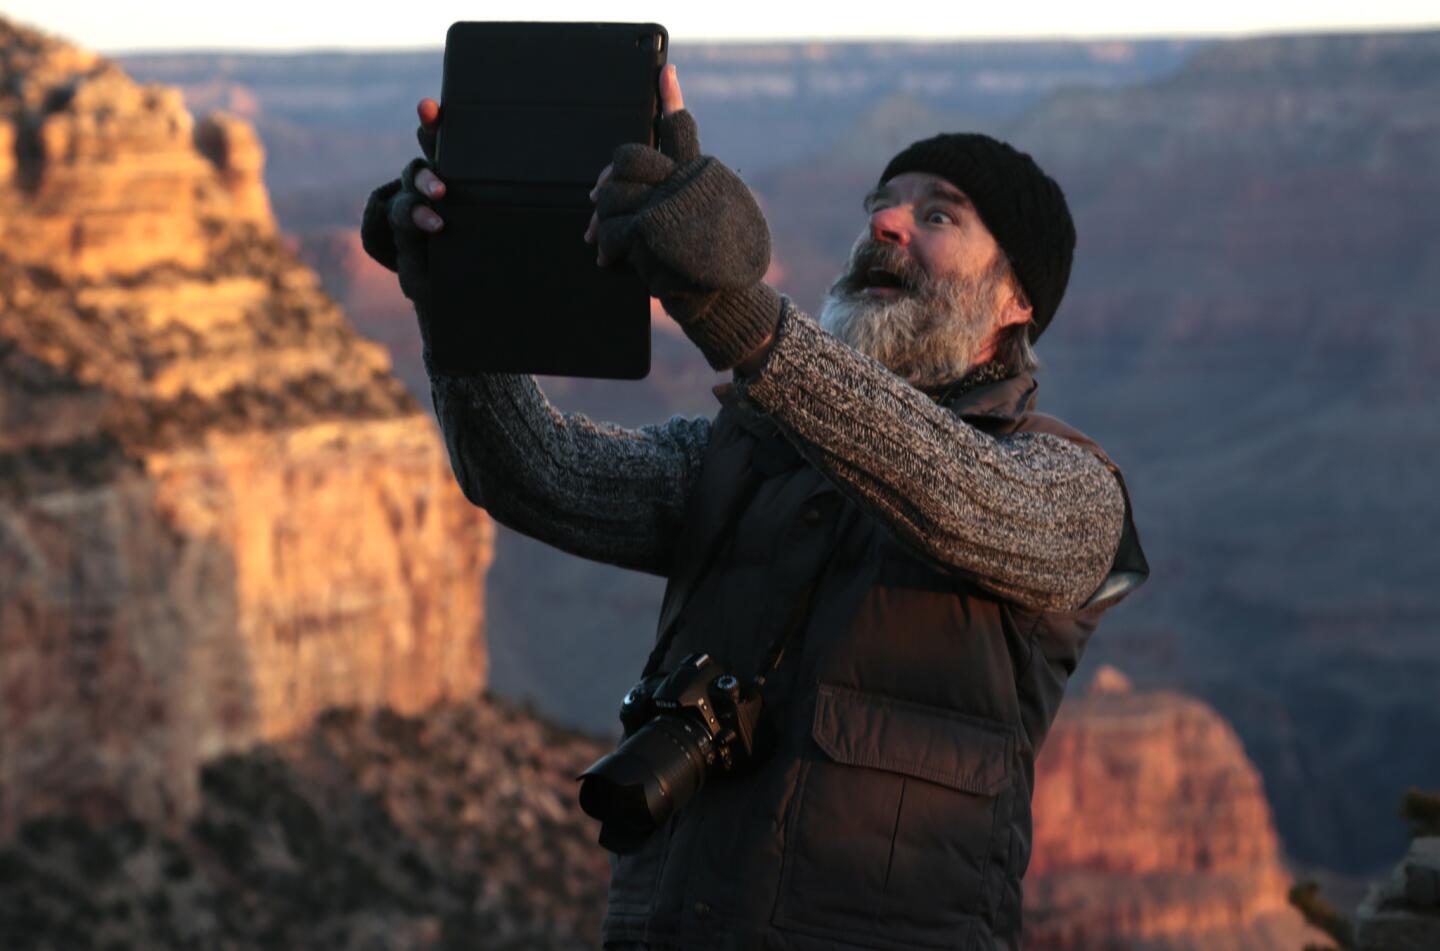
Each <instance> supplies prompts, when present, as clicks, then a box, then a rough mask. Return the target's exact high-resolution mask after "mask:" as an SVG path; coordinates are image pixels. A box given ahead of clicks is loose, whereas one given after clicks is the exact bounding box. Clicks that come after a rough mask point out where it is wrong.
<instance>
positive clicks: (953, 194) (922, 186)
mask: <svg viewBox="0 0 1440 951" xmlns="http://www.w3.org/2000/svg"><path fill="white" fill-rule="evenodd" d="M927 198H935V199H940V200H943V201H949V202H953V203H954V204H957V205H961V206H968V205H970V199H969V198H968V197H967V196H966V195H965V193H964V192H963V191H961V190H960V189H959V188H956V187H955V186H954V185H953V184H951V183H950V182H949V181H948V180H946V179H944V178H941V177H940V176H939V175H934V174H932V173H930V172H904V173H902V174H900V175H896V176H895V177H894V178H892V179H890V180H888V181H886V182H885V183H884V184H883V185H879V186H877V187H875V188H872V189H870V191H869V192H867V193H866V194H865V207H866V208H867V209H868V208H869V207H870V206H871V205H873V204H876V203H881V202H884V203H887V204H891V203H894V202H906V203H908V202H916V201H922V200H924V199H927Z"/></svg>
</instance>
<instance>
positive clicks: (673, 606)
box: [640, 466, 765, 680]
mask: <svg viewBox="0 0 1440 951" xmlns="http://www.w3.org/2000/svg"><path fill="white" fill-rule="evenodd" d="M743 478H744V485H743V486H742V488H741V489H740V490H739V491H738V492H736V493H735V495H734V496H733V497H732V498H731V500H730V506H729V507H728V508H727V509H726V511H725V521H724V522H723V523H722V524H724V525H725V529H724V530H722V531H721V532H720V533H719V535H718V536H717V537H716V538H715V539H714V541H713V542H712V543H711V544H710V547H709V549H708V550H707V551H706V552H705V557H704V559H703V561H702V562H701V567H700V570H699V571H696V572H693V573H691V574H690V575H688V576H687V577H686V578H685V580H684V581H683V582H682V584H681V586H680V590H678V591H675V592H670V593H669V596H668V597H667V598H666V599H665V604H664V605H663V607H662V613H661V617H660V638H659V640H657V641H656V642H655V647H654V648H653V649H652V650H651V651H650V657H649V659H648V660H646V661H645V669H644V671H643V672H642V673H641V674H640V679H641V680H644V679H645V678H646V677H649V676H651V675H653V674H655V673H657V672H659V670H660V664H661V662H663V661H664V660H665V654H666V652H668V651H669V650H670V644H671V642H672V641H674V640H675V634H676V632H678V631H679V630H680V624H679V621H680V612H681V610H682V609H684V607H685V602H687V601H689V600H690V593H691V591H693V590H694V588H695V585H696V584H697V583H698V582H699V581H700V579H701V578H703V577H705V575H706V574H707V573H709V571H710V569H711V568H712V567H713V566H714V564H715V559H716V558H717V557H718V556H719V554H720V550H721V549H722V548H724V547H725V545H726V542H728V541H729V540H730V539H732V538H733V537H734V535H735V532H736V531H737V530H738V522H739V521H740V514H741V513H742V512H744V511H745V509H746V507H747V506H749V504H750V502H751V501H752V500H753V499H754V498H755V493H757V492H759V491H760V484H761V483H762V482H764V481H765V475H764V473H762V472H760V471H758V470H757V469H756V468H754V467H753V466H752V467H750V468H748V469H747V470H746V471H745V475H744V477H743Z"/></svg>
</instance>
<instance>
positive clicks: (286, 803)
mask: <svg viewBox="0 0 1440 951" xmlns="http://www.w3.org/2000/svg"><path fill="white" fill-rule="evenodd" d="M604 751H605V749H604V748H603V747H602V745H601V744H599V743H597V742H595V741H594V740H592V739H589V738H587V737H584V736H581V735H578V734H575V733H573V732H570V731H567V730H563V729H557V728H555V727H553V726H550V725H548V724H546V723H545V722H543V721H541V720H539V719H537V718H536V717H535V716H533V715H532V714H530V713H529V712H527V711H525V710H522V709H519V708H517V707H516V706H514V705H513V704H509V703H505V702H504V701H501V700H499V699H496V698H492V699H483V698H479V697H476V698H472V699H470V700H467V701H464V702H459V703H443V704H438V705H436V706H434V707H431V708H428V709H427V710H425V711H423V716H420V717H407V716H401V715H398V714H395V713H392V712H389V711H383V710H382V711H377V712H368V713H367V712H361V711H358V710H355V709H352V708H345V709H335V710H332V711H329V712H327V713H326V714H324V715H322V716H321V717H320V718H319V719H318V720H317V721H316V722H315V724H314V725H313V726H312V727H311V728H310V729H308V730H306V731H305V732H304V733H303V734H300V735H298V736H296V737H292V738H290V739H288V740H285V741H282V742H278V743H269V744H263V745H260V746H257V747H256V748H254V749H251V750H246V751H244V752H243V753H234V754H230V755H227V756H225V757H222V758H220V759H218V760H215V761H213V762H211V763H209V764H207V765H206V766H205V767H204V771H203V774H202V778H201V781H200V786H201V797H200V807H199V809H198V810H197V812H196V815H195V818H194V820H193V821H191V822H190V823H188V824H187V825H186V826H185V827H184V828H183V829H179V830H176V831H174V832H171V833H166V832H163V831H161V830H158V829H156V828H155V827H154V826H153V824H149V823H144V822H140V821H136V820H134V819H130V818H122V819H116V820H113V821H109V822H102V823H94V822H83V821H79V820H76V819H74V818H68V817H67V818H61V817H46V818H43V819H33V820H30V821H28V822H26V823H25V824H23V825H22V827H21V828H20V830H19V833H18V835H16V836H15V837H14V839H13V840H12V841H11V842H10V843H9V844H8V846H6V845H0V947H3V948H6V949H7V951H20V949H25V948H66V949H76V951H78V949H88V948H94V949H97V951H98V949H101V948H119V947H124V948H260V947H275V948H282V947H283V948H336V949H353V951H373V949H378V948H384V949H390V948H395V949H402V948H403V949H415V951H421V949H432V948H433V949H440V948H485V949H487V951H562V949H563V951H582V949H587V948H596V947H598V946H599V926H600V918H601V915H602V914H603V912H604V906H605V892H606V883H607V881H608V880H609V874H610V868H609V865H608V863H607V861H606V858H605V853H604V852H603V851H602V850H601V849H600V847H599V846H598V845H597V844H596V842H595V836H596V830H597V824H596V823H595V821H594V820H592V819H590V817H588V816H586V815H584V814H583V813H582V812H581V811H580V808H579V805H578V804H577V800H576V797H575V794H574V789H575V779H574V777H575V775H576V774H577V773H579V772H580V771H581V770H583V769H585V768H586V767H587V766H589V765H590V764H591V763H593V762H594V761H595V759H596V758H598V757H599V756H600V755H601V753H602V752H604ZM1296 951H1298V949H1296Z"/></svg>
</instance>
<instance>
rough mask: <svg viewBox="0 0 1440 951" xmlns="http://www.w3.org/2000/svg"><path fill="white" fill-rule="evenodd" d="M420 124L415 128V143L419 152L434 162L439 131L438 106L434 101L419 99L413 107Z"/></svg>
mask: <svg viewBox="0 0 1440 951" xmlns="http://www.w3.org/2000/svg"><path fill="white" fill-rule="evenodd" d="M415 112H416V113H417V114H418V115H419V116H420V124H419V125H418V126H416V127H415V141H417V142H419V143H420V151H421V153H423V154H424V156H425V157H426V158H427V159H429V160H430V161H432V162H433V161H435V142H436V139H437V137H438V134H439V131H440V104H439V103H438V102H436V101H435V100H434V99H429V98H426V99H421V100H420V102H419V104H418V105H416V106H415Z"/></svg>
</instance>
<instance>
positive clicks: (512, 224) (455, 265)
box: [429, 22, 669, 380]
mask: <svg viewBox="0 0 1440 951" xmlns="http://www.w3.org/2000/svg"><path fill="white" fill-rule="evenodd" d="M668 48H669V35H668V34H667V33H666V31H665V28H664V27H661V26H659V25H657V24H654V23H484V22H462V23H455V24H453V25H452V26H451V27H450V30H449V32H448V33H447V34H446V37H445V66H444V74H443V77H442V81H441V92H440V95H441V103H440V127H439V131H438V135H437V139H436V152H435V164H436V170H437V172H438V173H439V175H440V178H441V179H442V180H443V181H444V182H445V185H446V194H445V197H444V198H442V199H439V200H438V201H436V203H435V206H436V210H437V211H439V213H440V216H441V217H442V218H444V219H445V227H444V229H443V230H441V231H440V232H439V233H438V234H434V235H431V236H430V238H429V242H430V246H429V250H430V300H429V313H430V320H431V330H430V334H431V339H430V347H431V359H432V362H433V363H434V365H435V367H436V368H437V369H439V370H441V371H443V372H446V373H454V374H469V373H479V372H497V371H499V372H513V373H540V374H549V375H557V376H583V377H604V378H610V379H629V380H636V379H640V378H642V377H644V376H645V375H646V374H648V373H649V372H650V298H649V295H648V293H647V291H646V289H645V286H644V285H643V284H642V283H641V281H640V279H639V277H638V276H637V275H636V274H635V272H634V271H633V270H632V269H630V268H629V267H623V266H622V267H607V268H601V267H598V266H597V265H596V264H595V253H596V250H595V246H594V245H592V244H587V243H585V241H584V233H585V228H586V225H587V224H588V223H589V221H590V214H591V212H592V211H593V210H594V204H593V203H592V202H591V201H590V198H589V192H590V189H591V188H593V187H594V185H595V178H596V176H597V175H598V174H599V173H600V170H601V169H602V168H604V167H605V166H606V165H608V164H609V162H610V158H611V155H612V154H613V153H614V151H615V147H616V146H618V145H621V144H622V143H625V142H644V143H647V144H649V145H652V146H653V145H654V144H655V121H656V119H657V118H658V116H659V88H658V83H659V75H660V70H661V68H662V67H664V65H665V59H666V54H667V52H668Z"/></svg>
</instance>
